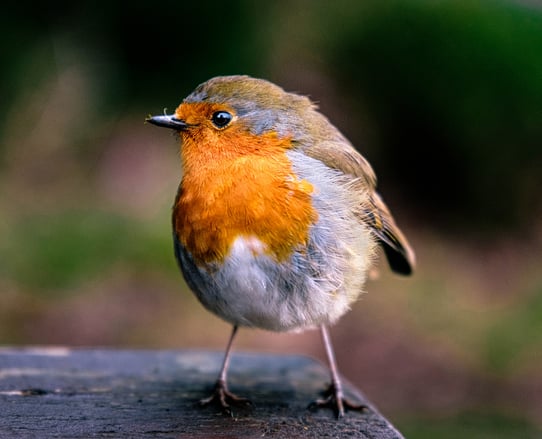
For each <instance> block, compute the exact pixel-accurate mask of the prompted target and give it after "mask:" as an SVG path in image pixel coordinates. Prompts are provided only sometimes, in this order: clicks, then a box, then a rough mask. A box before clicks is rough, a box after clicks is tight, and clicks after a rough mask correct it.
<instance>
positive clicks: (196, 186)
mask: <svg viewBox="0 0 542 439" xmlns="http://www.w3.org/2000/svg"><path fill="white" fill-rule="evenodd" d="M221 111H226V112H228V113H229V114H230V115H231V120H230V121H229V123H228V124H227V125H226V126H224V127H217V126H215V125H214V123H213V115H215V114H216V113H217V112H221ZM175 117H177V118H178V119H181V120H183V121H185V122H186V123H187V124H188V125H189V128H187V129H186V130H184V131H181V133H180V135H181V138H182V146H181V158H182V162H183V168H184V174H183V179H182V182H181V186H180V189H179V193H178V195H177V199H176V202H175V206H174V212H173V226H174V229H175V232H176V234H177V237H178V239H179V241H180V242H181V243H182V244H183V245H184V246H185V247H186V248H187V250H188V251H189V252H190V253H191V254H192V256H193V258H194V259H195V261H196V262H197V263H210V262H215V261H222V260H223V259H224V258H225V257H226V256H227V254H228V251H229V249H230V248H231V245H232V244H233V242H234V241H235V239H236V238H238V237H244V238H248V239H252V238H257V239H258V241H259V242H260V243H261V244H263V245H262V246H260V245H257V246H255V247H254V251H255V252H263V253H265V254H267V255H270V256H272V257H273V258H275V259H276V260H277V261H281V260H284V259H286V258H287V257H289V256H290V255H291V254H292V252H293V251H294V250H295V249H299V248H302V247H303V246H305V245H306V243H307V241H308V233H309V227H310V225H311V224H313V223H314V222H315V221H316V220H317V218H318V214H317V213H316V211H315V210H314V208H313V206H312V203H311V194H312V193H313V191H314V188H313V186H312V185H311V184H310V183H309V182H307V181H305V180H300V179H299V178H298V177H297V176H296V175H295V174H294V172H293V170H292V164H291V162H290V160H289V158H288V156H287V155H286V152H287V151H288V150H289V149H290V148H291V139H290V138H279V137H278V136H277V135H276V133H273V132H270V133H266V134H263V135H254V134H252V133H250V131H249V130H248V129H247V127H245V126H243V122H242V118H239V117H237V115H236V113H235V111H234V110H233V109H232V108H230V107H228V106H227V105H223V104H216V103H206V102H198V103H183V104H181V105H180V106H179V107H178V108H177V110H176V112H175Z"/></svg>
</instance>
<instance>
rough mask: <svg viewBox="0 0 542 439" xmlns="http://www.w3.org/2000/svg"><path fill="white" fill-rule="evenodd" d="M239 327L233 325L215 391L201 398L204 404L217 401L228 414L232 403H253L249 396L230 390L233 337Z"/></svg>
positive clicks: (201, 403) (201, 402)
mask: <svg viewBox="0 0 542 439" xmlns="http://www.w3.org/2000/svg"><path fill="white" fill-rule="evenodd" d="M237 329H238V327H237V326H234V327H233V330H232V333H231V336H230V340H229V341H228V346H227V347H226V354H225V355H224V362H223V363H222V368H221V369H220V374H219V375H218V379H217V380H216V384H215V388H214V390H213V393H212V394H211V396H209V397H208V398H204V399H201V400H200V402H199V403H200V405H202V406H205V405H208V404H211V403H213V402H216V403H218V404H219V405H220V407H221V408H222V410H224V411H225V412H226V413H228V414H231V407H230V404H249V405H250V404H251V402H250V400H248V399H247V398H241V397H239V396H237V395H235V394H234V393H232V392H230V391H229V390H228V384H227V375H228V367H229V365H230V354H231V348H232V345H233V339H234V338H235V334H237Z"/></svg>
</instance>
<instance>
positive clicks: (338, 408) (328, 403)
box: [309, 384, 368, 419]
mask: <svg viewBox="0 0 542 439" xmlns="http://www.w3.org/2000/svg"><path fill="white" fill-rule="evenodd" d="M309 408H311V409H319V408H330V409H332V410H333V411H334V412H335V415H336V416H337V418H339V419H340V418H342V417H343V416H344V413H345V410H355V411H358V412H362V411H364V410H367V409H368V407H367V406H366V405H364V404H356V403H354V402H352V401H350V400H349V399H348V398H345V397H344V395H343V392H342V389H341V388H340V387H338V386H336V385H335V384H330V385H329V387H328V388H327V389H326V390H325V391H324V392H323V398H319V399H317V400H316V401H314V402H312V403H311V404H310V405H309Z"/></svg>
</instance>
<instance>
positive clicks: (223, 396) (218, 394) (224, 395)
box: [199, 380, 252, 416]
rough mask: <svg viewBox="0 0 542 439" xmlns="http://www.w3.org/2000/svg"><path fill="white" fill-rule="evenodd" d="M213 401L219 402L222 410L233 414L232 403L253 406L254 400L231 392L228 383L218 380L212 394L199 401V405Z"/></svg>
mask: <svg viewBox="0 0 542 439" xmlns="http://www.w3.org/2000/svg"><path fill="white" fill-rule="evenodd" d="M213 403H216V404H218V405H219V406H220V408H221V409H222V411H223V412H224V413H226V414H228V415H230V416H233V413H232V410H231V406H232V405H237V406H240V405H245V406H252V402H251V401H250V400H249V399H248V398H242V397H240V396H237V395H236V394H235V393H232V392H230V391H229V390H228V387H227V385H226V383H225V382H224V381H221V380H218V381H217V382H216V384H215V388H214V390H213V393H212V394H211V395H210V396H208V397H207V398H203V399H200V401H199V405H200V406H202V407H204V406H206V405H209V404H213Z"/></svg>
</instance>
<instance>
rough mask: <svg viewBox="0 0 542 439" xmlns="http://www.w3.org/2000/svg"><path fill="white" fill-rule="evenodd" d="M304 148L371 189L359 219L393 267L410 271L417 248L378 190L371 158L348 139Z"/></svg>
mask: <svg viewBox="0 0 542 439" xmlns="http://www.w3.org/2000/svg"><path fill="white" fill-rule="evenodd" d="M304 152H305V154H307V155H308V156H309V157H312V158H314V159H317V160H320V161H321V162H323V163H324V164H325V165H327V166H329V167H330V168H333V169H337V170H339V171H341V172H342V173H344V174H345V175H349V176H352V180H353V185H354V186H356V185H359V188H360V191H363V190H365V191H367V192H368V194H369V199H368V203H366V204H364V205H363V206H360V209H359V211H358V212H357V214H358V216H359V218H360V221H363V222H364V223H365V224H367V225H368V226H369V228H370V230H371V231H372V232H373V234H374V235H375V237H376V239H377V240H378V242H379V244H380V245H381V246H382V247H383V249H384V253H385V254H386V258H387V259H388V263H389V264H390V267H391V269H392V270H393V271H395V272H397V273H399V274H405V275H408V274H411V273H412V271H413V269H414V266H415V264H416V258H415V255H414V251H413V250H412V248H411V246H410V244H409V243H408V241H407V239H406V238H405V236H404V235H403V233H402V232H401V230H400V229H399V227H397V225H396V224H395V221H394V219H393V216H392V215H391V212H390V210H389V209H388V206H386V204H385V203H384V201H383V200H382V198H381V197H380V195H379V194H378V193H377V192H376V176H375V173H374V171H373V168H372V167H371V165H370V164H369V162H368V161H367V160H365V158H364V157H363V156H362V155H361V154H360V153H358V152H357V151H356V150H355V149H354V148H353V147H352V146H351V145H350V144H349V143H348V141H346V140H344V141H343V140H341V141H326V142H318V143H317V144H315V145H311V147H309V148H306V149H305V150H304Z"/></svg>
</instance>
